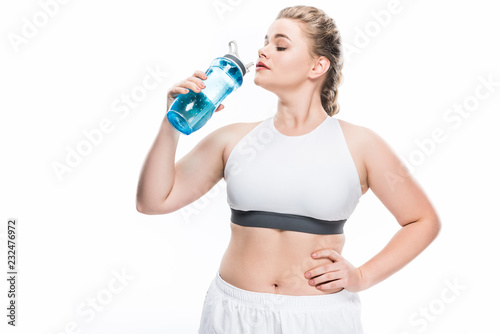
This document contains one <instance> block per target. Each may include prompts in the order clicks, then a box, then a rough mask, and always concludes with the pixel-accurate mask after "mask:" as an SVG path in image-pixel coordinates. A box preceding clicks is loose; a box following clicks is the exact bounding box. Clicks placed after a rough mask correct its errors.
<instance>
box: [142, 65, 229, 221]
mask: <svg viewBox="0 0 500 334" xmlns="http://www.w3.org/2000/svg"><path fill="white" fill-rule="evenodd" d="M205 79H206V75H205V73H204V72H202V71H196V72H195V73H194V75H193V76H191V77H189V78H188V79H186V80H184V81H182V82H180V83H178V84H176V85H174V86H173V87H172V88H171V89H170V90H169V92H168V94H167V110H168V109H170V106H171V105H172V103H173V101H174V100H175V98H176V97H177V96H178V95H179V94H186V93H187V92H188V91H187V88H189V89H191V90H193V91H195V92H200V91H201V89H203V88H204V84H203V80H205ZM223 108H224V106H223V105H222V104H221V105H220V106H219V107H218V108H217V110H216V111H219V110H221V109H223ZM225 129H226V127H222V128H219V129H217V130H215V131H213V132H212V133H210V134H208V135H207V136H206V137H205V138H203V139H202V140H201V141H200V142H199V143H198V144H197V145H196V146H195V147H194V148H193V149H192V150H191V151H190V152H189V153H188V154H186V156H184V157H183V158H182V159H180V160H179V161H178V162H177V163H175V152H176V150H177V144H178V142H179V137H180V132H179V131H177V130H176V129H175V128H174V127H173V126H172V125H171V124H170V122H169V121H168V119H167V117H163V120H162V123H161V126H160V130H159V132H158V135H157V136H156V139H155V141H154V143H153V145H152V147H151V149H150V150H149V153H148V155H147V156H146V159H145V161H144V164H143V166H142V170H141V174H140V177H139V183H138V186H137V197H136V208H137V211H139V212H141V213H144V214H164V213H170V212H173V211H176V210H178V209H180V208H182V207H184V206H185V205H187V204H189V203H191V202H193V201H195V200H196V199H198V198H199V197H201V196H202V195H203V194H204V193H206V192H207V191H208V190H210V189H211V188H212V187H213V186H214V185H215V184H216V183H217V182H218V181H219V180H220V179H221V178H222V177H223V169H224V162H223V158H222V156H223V152H224V147H225V142H226V141H225V137H224V134H225V133H226V132H227V131H225Z"/></svg>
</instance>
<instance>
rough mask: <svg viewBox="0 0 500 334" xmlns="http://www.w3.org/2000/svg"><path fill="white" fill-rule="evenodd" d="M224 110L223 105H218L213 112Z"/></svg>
mask: <svg viewBox="0 0 500 334" xmlns="http://www.w3.org/2000/svg"><path fill="white" fill-rule="evenodd" d="M222 109H224V105H223V104H220V105H219V106H218V107H217V109H216V110H215V112H217V111H219V110H222Z"/></svg>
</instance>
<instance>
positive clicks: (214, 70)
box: [167, 40, 253, 135]
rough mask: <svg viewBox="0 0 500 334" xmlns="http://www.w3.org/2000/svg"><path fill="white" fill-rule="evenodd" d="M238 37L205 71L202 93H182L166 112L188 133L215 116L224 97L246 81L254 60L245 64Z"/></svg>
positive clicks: (174, 122)
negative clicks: (240, 53)
mask: <svg viewBox="0 0 500 334" xmlns="http://www.w3.org/2000/svg"><path fill="white" fill-rule="evenodd" d="M239 58H240V57H239V55H238V46H237V44H236V41H234V40H233V41H231V42H229V53H228V54H226V55H224V57H218V58H215V59H214V60H213V61H212V64H210V67H209V68H208V70H207V71H206V72H205V74H206V75H207V79H206V80H204V83H205V85H206V87H205V88H204V89H203V90H202V91H201V92H199V93H196V92H193V91H192V90H191V89H189V92H188V93H187V94H180V95H178V96H177V98H176V99H175V100H174V102H173V103H172V106H171V107H170V110H169V111H168V112H167V118H168V121H169V122H170V124H172V126H173V127H174V128H175V129H177V130H178V131H180V132H181V133H183V134H185V135H189V134H190V133H192V132H194V131H196V130H198V129H200V128H201V127H202V126H203V125H205V124H206V123H207V121H208V120H209V119H210V118H211V117H212V115H213V113H214V111H215V110H216V109H217V108H218V107H219V105H220V104H221V102H222V100H224V99H225V98H226V96H228V95H229V94H230V93H231V92H233V91H235V90H236V89H238V87H240V86H241V84H242V83H243V76H244V75H245V74H246V73H247V72H248V69H249V68H250V67H251V66H252V65H253V63H248V64H247V65H243V62H242V61H241V60H240V59H239Z"/></svg>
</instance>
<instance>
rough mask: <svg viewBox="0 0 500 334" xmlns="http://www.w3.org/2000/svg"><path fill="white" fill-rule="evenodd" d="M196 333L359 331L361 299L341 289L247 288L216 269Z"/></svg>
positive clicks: (322, 333)
mask: <svg viewBox="0 0 500 334" xmlns="http://www.w3.org/2000/svg"><path fill="white" fill-rule="evenodd" d="M198 333H199V334H254V333H255V334H257V333H258V334H271V333H272V334H295V333H297V334H298V333H300V334H304V333H314V334H327V333H328V334H362V333H363V328H362V325H361V302H360V299H359V296H358V294H357V293H355V292H350V291H347V290H346V289H343V290H341V291H339V292H337V293H332V294H326V295H307V296H292V295H280V294H274V293H262V292H253V291H247V290H243V289H240V288H237V287H235V286H234V285H231V284H229V283H227V282H226V281H224V280H223V279H222V278H221V277H220V275H219V272H218V271H217V275H216V277H215V278H214V279H213V280H212V282H211V283H210V286H209V288H208V290H207V293H206V296H205V301H204V304H203V311H202V314H201V322H200V327H199V329H198Z"/></svg>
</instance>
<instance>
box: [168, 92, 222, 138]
mask: <svg viewBox="0 0 500 334" xmlns="http://www.w3.org/2000/svg"><path fill="white" fill-rule="evenodd" d="M215 109H216V107H215V105H214V104H213V103H212V101H210V99H209V98H208V97H207V96H206V95H205V94H203V92H200V93H195V92H193V91H192V90H189V92H188V93H187V94H183V95H182V98H178V99H176V100H175V101H174V103H173V104H172V107H171V108H170V110H172V111H176V112H177V113H179V112H180V113H181V114H182V118H183V119H184V120H185V121H186V122H187V123H188V124H190V125H191V126H192V128H191V132H194V131H196V130H198V129H199V128H201V127H202V126H203V125H205V123H207V121H208V120H209V119H210V117H211V116H212V113H213V111H214V110H215Z"/></svg>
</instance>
